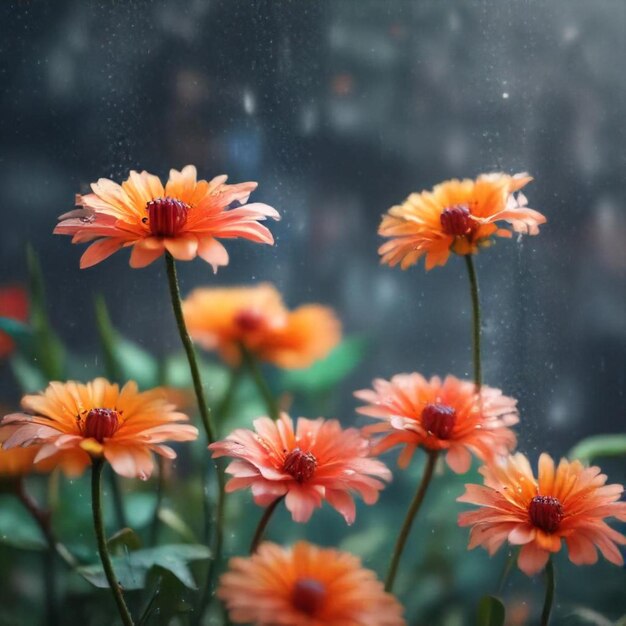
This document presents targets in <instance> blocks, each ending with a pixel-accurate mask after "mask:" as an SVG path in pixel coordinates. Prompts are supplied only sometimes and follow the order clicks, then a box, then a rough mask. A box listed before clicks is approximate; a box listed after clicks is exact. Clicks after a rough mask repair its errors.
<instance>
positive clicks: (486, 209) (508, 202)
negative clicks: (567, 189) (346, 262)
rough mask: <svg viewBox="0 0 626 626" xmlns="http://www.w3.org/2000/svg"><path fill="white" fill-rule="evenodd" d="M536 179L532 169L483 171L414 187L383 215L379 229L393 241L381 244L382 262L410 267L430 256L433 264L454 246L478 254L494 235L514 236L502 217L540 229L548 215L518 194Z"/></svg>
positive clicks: (522, 227) (518, 226) (519, 228)
mask: <svg viewBox="0 0 626 626" xmlns="http://www.w3.org/2000/svg"><path fill="white" fill-rule="evenodd" d="M531 180H532V177H530V176H528V175H527V174H516V175H515V176H509V175H507V174H500V173H494V174H482V175H481V176H479V177H478V178H477V179H476V180H471V179H467V178H466V179H464V180H457V179H453V180H449V181H446V182H444V183H441V184H439V185H436V186H435V187H434V188H433V189H432V191H423V192H421V193H412V194H411V195H410V196H409V197H408V198H407V199H406V200H405V201H404V203H403V204H400V205H397V206H393V207H391V208H390V209H389V211H388V212H387V214H386V215H384V216H383V219H382V222H381V224H380V227H379V229H378V234H379V235H382V236H383V237H388V238H389V241H387V242H386V243H384V244H383V245H382V246H381V247H380V248H379V250H378V252H379V254H381V255H382V259H381V261H382V263H386V264H387V265H390V266H392V267H393V266H395V265H397V264H398V263H400V267H401V268H402V269H406V268H408V267H410V266H411V265H414V264H415V263H417V262H418V261H419V259H420V258H421V257H422V256H426V269H427V270H430V269H432V268H433V267H435V266H436V265H445V264H446V262H447V261H448V257H449V256H450V251H452V252H455V253H456V254H461V255H466V254H475V253H476V252H478V248H479V247H480V246H484V245H488V243H489V238H490V237H492V236H494V235H496V236H498V237H511V236H512V233H511V231H510V230H508V229H506V228H498V226H497V225H496V222H498V221H501V220H502V221H505V222H508V223H509V224H510V225H511V226H512V228H513V230H514V231H515V232H517V233H525V234H529V235H536V234H538V232H539V225H540V224H543V223H545V221H546V218H545V217H544V216H543V215H542V214H541V213H539V212H538V211H535V210H533V209H529V208H528V207H527V206H526V204H527V200H526V198H525V196H524V195H523V194H522V193H521V192H520V193H519V194H517V196H515V195H514V193H515V192H516V191H519V190H520V189H521V188H522V187H524V186H525V185H526V184H527V183H529V182H530V181H531Z"/></svg>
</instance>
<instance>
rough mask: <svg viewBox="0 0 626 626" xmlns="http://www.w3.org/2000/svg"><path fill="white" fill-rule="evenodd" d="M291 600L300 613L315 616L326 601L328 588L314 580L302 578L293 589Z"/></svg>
mask: <svg viewBox="0 0 626 626" xmlns="http://www.w3.org/2000/svg"><path fill="white" fill-rule="evenodd" d="M291 599H292V602H293V605H294V607H295V608H296V609H298V611H302V613H306V614H307V615H311V616H312V615H315V614H316V613H317V612H318V611H319V610H320V609H321V608H322V606H323V604H324V600H325V599H326V586H325V585H324V584H323V583H321V582H320V581H319V580H315V579H313V578H301V579H300V580H297V581H296V584H295V585H294V587H293V592H292V596H291Z"/></svg>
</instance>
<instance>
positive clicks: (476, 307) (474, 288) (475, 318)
mask: <svg viewBox="0 0 626 626" xmlns="http://www.w3.org/2000/svg"><path fill="white" fill-rule="evenodd" d="M465 264H466V265H467V275H468V277H469V282H470V293H471V296H472V355H473V361H474V384H475V385H476V390H477V391H480V387H481V385H482V384H483V374H482V364H481V358H480V329H481V325H480V299H479V291H478V279H477V277H476V270H475V268H474V260H473V258H472V255H471V254H466V255H465Z"/></svg>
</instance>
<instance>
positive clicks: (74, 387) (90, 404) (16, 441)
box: [0, 378, 198, 479]
mask: <svg viewBox="0 0 626 626" xmlns="http://www.w3.org/2000/svg"><path fill="white" fill-rule="evenodd" d="M22 408H23V409H24V410H25V411H28V414H27V413H13V414H11V415H7V416H5V417H4V419H3V420H2V422H1V423H0V441H1V442H2V446H3V448H4V449H7V450H8V449H11V448H14V447H17V446H22V447H27V446H38V447H39V450H38V452H37V454H36V455H35V458H34V462H35V463H39V462H42V461H44V460H48V462H52V460H53V459H54V461H56V462H58V464H59V465H61V467H62V468H63V469H64V471H65V472H66V473H67V474H69V475H78V474H80V473H82V471H83V470H84V469H85V467H87V466H88V465H90V464H91V459H92V457H94V458H101V457H104V458H105V459H106V460H107V461H108V462H109V463H110V464H111V466H112V467H113V469H114V470H115V471H116V472H117V473H118V474H120V475H122V476H126V477H128V478H135V477H139V478H142V479H147V478H148V477H149V476H150V474H151V473H152V469H153V465H154V464H153V459H152V454H151V452H156V453H157V454H160V455H161V456H164V457H166V458H170V459H172V458H175V457H176V453H175V452H174V450H172V449H171V448H169V447H168V446H165V445H163V442H164V441H167V440H170V441H191V440H193V439H196V437H197V436H198V430H197V429H196V428H195V427H194V426H191V425H189V424H184V423H181V422H186V421H187V419H188V418H187V416H186V415H183V414H182V413H178V412H176V411H175V407H174V406H173V405H172V404H169V403H168V402H167V399H166V395H165V392H164V391H163V390H162V389H159V388H157V389H152V390H151V391H145V392H139V391H138V390H137V385H136V383H134V382H132V381H131V382H128V383H126V385H124V387H123V388H122V389H120V388H119V386H118V385H116V384H112V383H110V382H108V381H107V380H105V379H104V378H96V379H95V380H94V381H92V382H89V383H87V384H83V383H77V382H74V381H68V382H66V383H59V382H52V383H50V384H49V385H48V387H47V388H46V390H45V391H44V392H42V393H40V394H37V395H28V396H24V398H23V399H22Z"/></svg>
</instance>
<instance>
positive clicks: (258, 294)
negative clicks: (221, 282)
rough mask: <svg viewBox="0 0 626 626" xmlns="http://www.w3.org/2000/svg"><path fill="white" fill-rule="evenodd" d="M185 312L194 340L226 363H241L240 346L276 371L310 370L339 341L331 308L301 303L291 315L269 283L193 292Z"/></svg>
mask: <svg viewBox="0 0 626 626" xmlns="http://www.w3.org/2000/svg"><path fill="white" fill-rule="evenodd" d="M183 313H184V315H185V323H186V324H187V328H188V330H189V334H190V335H191V337H192V338H193V339H194V341H197V342H198V343H199V344H200V345H201V346H202V347H203V348H205V349H207V350H215V349H217V350H219V352H220V354H221V355H222V357H223V358H224V359H225V360H226V361H227V362H229V363H230V364H236V363H238V362H239V361H240V360H241V348H240V346H241V345H243V346H245V347H246V348H247V349H248V350H249V351H250V352H252V353H253V354H254V355H255V356H256V357H257V358H258V359H260V360H262V361H267V362H269V363H273V364H274V365H276V366H278V367H282V368H302V367H308V366H309V365H311V364H312V363H313V362H314V361H317V360H319V359H322V358H324V357H325V356H327V355H328V353H329V352H330V351H331V350H332V349H333V348H334V347H335V346H336V345H337V344H338V343H339V341H340V339H341V325H340V323H339V321H338V320H337V318H336V317H335V314H334V313H333V311H332V309H330V308H328V307H324V306H321V305H319V304H305V305H303V306H300V307H298V308H297V309H295V310H293V311H289V310H288V309H287V308H286V307H285V306H284V304H283V301H282V298H281V296H280V294H279V293H278V291H277V290H276V288H275V287H274V286H273V285H271V284H269V283H262V284H260V285H257V286H254V287H229V288H217V289H213V288H202V289H196V290H194V291H192V292H191V294H190V295H189V297H188V298H187V299H186V300H185V301H184V302H183Z"/></svg>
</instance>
